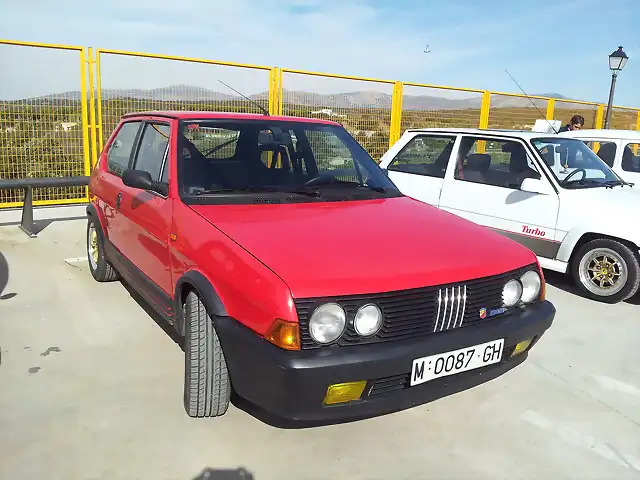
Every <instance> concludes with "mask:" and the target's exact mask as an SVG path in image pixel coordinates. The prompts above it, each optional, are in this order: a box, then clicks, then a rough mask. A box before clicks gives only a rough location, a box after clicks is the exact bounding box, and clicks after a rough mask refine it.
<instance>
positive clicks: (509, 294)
mask: <svg viewBox="0 0 640 480" xmlns="http://www.w3.org/2000/svg"><path fill="white" fill-rule="evenodd" d="M520 297H522V285H521V284H520V282H519V281H518V280H509V281H508V282H507V283H506V284H505V285H504V288H503V289H502V301H503V303H504V305H505V306H506V307H513V306H514V305H515V304H516V303H518V302H519V301H520Z"/></svg>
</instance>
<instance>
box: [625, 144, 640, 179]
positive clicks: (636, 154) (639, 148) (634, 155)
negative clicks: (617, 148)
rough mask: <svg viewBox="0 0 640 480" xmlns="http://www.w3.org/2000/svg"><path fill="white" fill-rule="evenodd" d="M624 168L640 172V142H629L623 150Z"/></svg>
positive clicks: (628, 170)
mask: <svg viewBox="0 0 640 480" xmlns="http://www.w3.org/2000/svg"><path fill="white" fill-rule="evenodd" d="M622 170H624V171H625V172H634V173H640V143H627V144H626V145H625V147H624V150H623V151H622Z"/></svg>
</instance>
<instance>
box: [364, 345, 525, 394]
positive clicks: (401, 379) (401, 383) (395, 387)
mask: <svg viewBox="0 0 640 480" xmlns="http://www.w3.org/2000/svg"><path fill="white" fill-rule="evenodd" d="M515 349H516V346H515V345H512V346H510V347H505V349H504V350H503V352H502V360H500V362H499V363H497V364H492V365H487V366H486V367H482V368H487V367H495V366H496V365H499V364H501V363H505V362H506V361H508V360H509V358H510V357H511V354H512V353H513V351H514V350H515ZM482 368H481V369H482ZM463 373H466V372H463ZM458 375H459V374H458ZM442 378H447V377H442ZM410 383H411V372H407V373H405V374H402V375H393V376H390V377H382V378H376V379H375V380H370V381H369V382H368V383H367V386H366V391H367V392H368V396H369V397H376V396H378V395H386V394H387V393H393V392H398V391H401V390H406V389H407V388H409V386H410ZM427 383H428V382H427ZM414 388H415V387H414Z"/></svg>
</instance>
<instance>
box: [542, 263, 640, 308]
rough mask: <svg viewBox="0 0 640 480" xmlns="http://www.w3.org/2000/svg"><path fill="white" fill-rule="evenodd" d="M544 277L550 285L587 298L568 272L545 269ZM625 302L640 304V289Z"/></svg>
mask: <svg viewBox="0 0 640 480" xmlns="http://www.w3.org/2000/svg"><path fill="white" fill-rule="evenodd" d="M544 278H545V281H546V282H547V283H548V284H549V285H552V286H554V287H556V288H559V289H560V290H563V291H565V292H567V293H570V294H572V295H577V296H579V297H582V298H586V297H585V296H584V295H583V294H582V292H581V291H580V289H579V288H578V287H577V286H576V284H575V283H573V279H572V278H571V276H570V275H568V274H563V273H559V272H553V271H551V270H545V271H544ZM591 301H592V302H595V301H596V300H591ZM625 303H629V304H631V305H640V290H639V291H638V293H637V294H636V295H634V296H633V297H631V298H629V299H628V300H626V301H625Z"/></svg>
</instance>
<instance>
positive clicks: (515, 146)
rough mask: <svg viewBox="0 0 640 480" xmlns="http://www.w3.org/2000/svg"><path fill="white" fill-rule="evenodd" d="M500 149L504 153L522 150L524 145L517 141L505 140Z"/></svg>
mask: <svg viewBox="0 0 640 480" xmlns="http://www.w3.org/2000/svg"><path fill="white" fill-rule="evenodd" d="M501 150H502V151H503V152H505V153H514V152H518V153H520V152H524V147H523V146H522V145H521V144H520V143H518V142H505V143H504V145H502V148H501Z"/></svg>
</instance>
